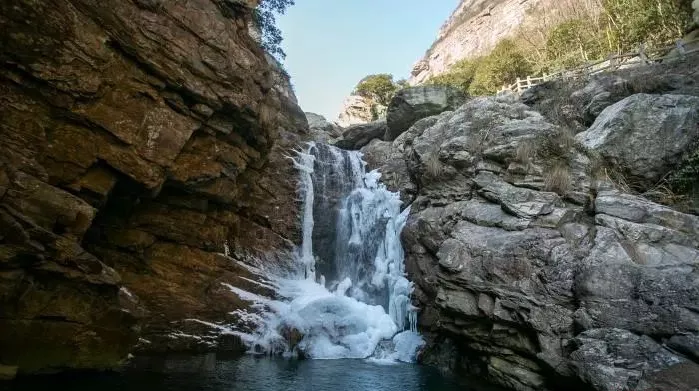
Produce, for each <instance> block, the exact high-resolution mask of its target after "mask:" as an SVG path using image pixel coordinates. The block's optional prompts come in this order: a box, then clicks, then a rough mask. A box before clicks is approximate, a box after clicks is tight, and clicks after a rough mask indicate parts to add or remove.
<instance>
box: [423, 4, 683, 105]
mask: <svg viewBox="0 0 699 391" xmlns="http://www.w3.org/2000/svg"><path fill="white" fill-rule="evenodd" d="M588 3H589V4H588ZM560 8H561V9H560V10H559V13H558V14H552V15H547V14H546V13H547V11H546V10H539V9H535V10H534V11H532V12H537V13H543V14H544V15H542V17H537V18H535V19H537V20H538V22H537V24H534V25H527V26H523V27H522V28H521V29H520V30H519V31H518V33H517V34H516V35H515V36H514V37H513V38H512V39H507V40H503V41H501V42H500V43H499V44H498V45H497V46H496V47H495V48H494V49H493V50H492V52H491V53H489V54H488V55H486V56H482V57H479V58H469V59H464V60H461V61H459V62H457V63H456V64H454V65H453V66H452V67H450V69H449V71H448V72H446V73H443V74H441V75H438V76H435V77H432V78H431V79H429V80H428V83H430V84H440V85H450V86H454V87H457V88H460V89H462V90H464V91H467V92H469V93H471V94H473V95H487V94H492V93H495V92H497V91H498V90H499V89H500V88H501V87H502V86H503V85H504V84H509V83H512V82H513V81H514V80H515V79H516V78H517V77H525V76H527V75H529V74H535V73H544V72H552V71H556V70H559V69H563V68H569V67H573V66H576V65H580V64H583V63H585V62H588V61H595V60H601V59H604V58H605V57H606V56H608V55H609V54H613V53H619V54H620V53H626V52H629V51H632V50H636V49H638V47H639V45H641V44H645V45H646V48H647V49H648V50H651V49H652V48H657V47H663V46H666V45H668V44H672V42H674V41H675V40H677V39H678V38H680V37H681V36H682V35H683V34H684V33H685V32H686V31H687V30H688V29H689V28H690V26H691V25H692V23H693V21H692V8H691V5H690V4H689V2H688V1H683V0H603V1H601V3H599V4H598V3H596V2H582V3H580V2H575V1H573V2H567V3H566V2H563V3H561V5H560ZM551 21H553V22H551Z"/></svg>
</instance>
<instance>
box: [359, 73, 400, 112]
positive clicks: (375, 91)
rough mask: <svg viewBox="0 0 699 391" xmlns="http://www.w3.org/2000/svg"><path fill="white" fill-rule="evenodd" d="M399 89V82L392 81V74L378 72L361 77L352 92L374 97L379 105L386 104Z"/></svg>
mask: <svg viewBox="0 0 699 391" xmlns="http://www.w3.org/2000/svg"><path fill="white" fill-rule="evenodd" d="M399 89H400V86H399V84H398V83H395V82H394V81H393V75H389V74H387V73H380V74H377V75H369V76H366V77H365V78H363V79H362V80H361V81H360V82H359V84H357V87H355V89H354V93H355V94H357V95H360V96H363V97H365V98H371V99H374V100H375V101H376V102H377V103H379V104H380V105H383V106H388V103H389V102H390V101H391V98H393V96H394V95H395V94H396V91H398V90H399Z"/></svg>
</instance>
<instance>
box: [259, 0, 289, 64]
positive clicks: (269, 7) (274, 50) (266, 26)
mask: <svg viewBox="0 0 699 391" xmlns="http://www.w3.org/2000/svg"><path fill="white" fill-rule="evenodd" d="M292 5H294V0H261V1H260V5H259V6H258V7H257V9H255V14H254V17H255V22H256V23H257V26H258V27H259V29H260V34H261V40H262V47H263V48H264V49H265V50H266V51H267V52H269V54H271V55H273V56H275V57H278V58H281V59H283V58H285V57H286V53H284V50H282V48H281V43H282V40H283V38H282V32H281V30H279V28H278V27H277V24H276V22H277V20H276V17H275V15H276V14H283V13H284V12H286V9H287V8H288V7H289V6H292Z"/></svg>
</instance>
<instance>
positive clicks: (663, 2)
mask: <svg viewBox="0 0 699 391" xmlns="http://www.w3.org/2000/svg"><path fill="white" fill-rule="evenodd" d="M603 5H604V12H605V15H606V16H607V18H608V21H609V24H608V26H609V27H608V36H609V39H610V40H611V41H612V42H613V43H614V44H615V45H616V50H617V51H618V52H626V51H629V50H633V49H635V48H636V47H637V46H638V44H640V43H642V42H645V43H646V44H648V45H649V46H662V45H666V44H668V43H671V42H673V41H675V40H676V39H678V38H680V37H682V35H684V33H685V32H686V31H687V30H688V29H689V27H690V25H691V24H692V6H691V4H690V2H689V1H687V0H604V1H603Z"/></svg>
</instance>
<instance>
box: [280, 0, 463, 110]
mask: <svg viewBox="0 0 699 391" xmlns="http://www.w3.org/2000/svg"><path fill="white" fill-rule="evenodd" d="M458 2H459V0H432V1H425V0H296V5H294V6H292V7H290V8H289V9H288V10H287V12H286V14H285V15H282V16H279V17H278V21H277V25H278V26H279V28H280V29H281V30H282V33H283V36H284V42H283V44H282V47H283V49H284V51H285V52H286V55H287V57H286V60H285V61H284V65H285V67H286V69H287V71H288V72H289V73H290V74H291V78H292V83H293V85H294V89H295V91H296V96H297V97H298V99H299V104H300V105H301V108H303V110H304V111H311V112H315V113H318V114H322V115H324V116H325V117H327V118H328V119H329V120H335V119H336V118H337V115H338V114H339V111H340V108H341V106H342V101H343V100H344V98H345V97H346V96H347V95H349V94H350V92H351V91H352V89H353V88H354V86H355V85H356V84H357V82H358V81H359V80H360V79H361V78H362V77H364V76H366V75H369V74H373V73H391V74H393V75H394V76H395V77H396V80H397V79H400V78H407V77H408V76H409V74H410V70H411V69H412V65H413V63H414V62H415V61H417V60H418V59H420V58H421V57H422V56H423V54H424V53H425V51H426V50H427V49H428V48H429V47H430V45H431V44H432V42H433V41H434V40H435V38H436V37H437V32H438V30H439V27H440V26H441V25H442V23H444V21H446V20H447V18H448V17H449V15H450V14H451V12H452V11H453V10H454V9H455V8H456V6H457V4H458Z"/></svg>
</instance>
